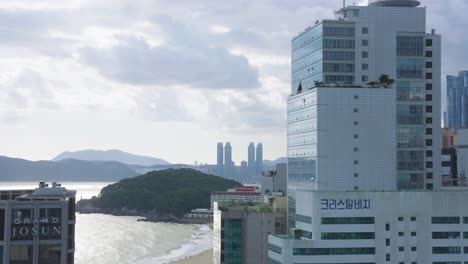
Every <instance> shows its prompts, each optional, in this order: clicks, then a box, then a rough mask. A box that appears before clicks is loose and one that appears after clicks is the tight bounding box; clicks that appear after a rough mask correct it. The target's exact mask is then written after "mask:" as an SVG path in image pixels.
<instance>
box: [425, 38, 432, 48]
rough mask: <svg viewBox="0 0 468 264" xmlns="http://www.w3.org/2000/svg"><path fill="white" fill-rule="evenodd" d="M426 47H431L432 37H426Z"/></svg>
mask: <svg viewBox="0 0 468 264" xmlns="http://www.w3.org/2000/svg"><path fill="white" fill-rule="evenodd" d="M426 47H432V39H426Z"/></svg>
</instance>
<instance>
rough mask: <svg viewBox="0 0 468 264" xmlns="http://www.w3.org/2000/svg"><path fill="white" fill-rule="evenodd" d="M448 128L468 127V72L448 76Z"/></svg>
mask: <svg viewBox="0 0 468 264" xmlns="http://www.w3.org/2000/svg"><path fill="white" fill-rule="evenodd" d="M447 119H448V120H447V122H446V124H447V127H448V128H450V129H452V130H454V129H459V128H465V127H468V71H462V72H459V73H458V76H447Z"/></svg>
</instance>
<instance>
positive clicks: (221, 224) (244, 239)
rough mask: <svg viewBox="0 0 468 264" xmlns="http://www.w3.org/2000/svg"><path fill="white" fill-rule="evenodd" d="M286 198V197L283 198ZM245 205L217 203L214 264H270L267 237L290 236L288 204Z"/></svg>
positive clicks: (272, 199)
mask: <svg viewBox="0 0 468 264" xmlns="http://www.w3.org/2000/svg"><path fill="white" fill-rule="evenodd" d="M282 198H285V197H282ZM269 201H270V203H269V204H256V205H250V206H249V205H242V204H232V203H230V204H228V205H223V203H218V202H215V205H214V206H215V210H214V221H213V229H214V237H213V263H214V264H235V263H239V264H241V263H243V264H268V235H279V234H285V233H286V232H287V224H286V208H285V207H286V204H285V203H283V204H284V207H282V206H281V205H277V204H276V203H275V200H274V198H273V197H270V200H269Z"/></svg>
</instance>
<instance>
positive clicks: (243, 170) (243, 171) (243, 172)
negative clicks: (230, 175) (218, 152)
mask: <svg viewBox="0 0 468 264" xmlns="http://www.w3.org/2000/svg"><path fill="white" fill-rule="evenodd" d="M248 176H249V167H248V166H247V161H245V160H243V161H241V165H240V170H239V177H240V178H247V177H248Z"/></svg>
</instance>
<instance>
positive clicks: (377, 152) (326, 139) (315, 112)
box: [269, 0, 468, 264]
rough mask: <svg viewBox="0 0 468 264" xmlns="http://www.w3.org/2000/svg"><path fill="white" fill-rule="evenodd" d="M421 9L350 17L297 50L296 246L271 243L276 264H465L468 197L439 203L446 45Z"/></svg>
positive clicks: (304, 36)
mask: <svg viewBox="0 0 468 264" xmlns="http://www.w3.org/2000/svg"><path fill="white" fill-rule="evenodd" d="M418 4H419V3H418V1H410V0H387V1H373V4H372V5H370V6H348V7H345V8H343V9H342V10H340V11H338V12H336V19H335V20H324V21H322V22H321V23H317V24H316V25H314V26H313V27H311V28H308V29H307V30H306V31H305V32H303V33H301V34H300V35H299V36H297V37H295V38H294V39H293V40H292V67H291V68H292V78H291V82H292V87H291V88H292V89H291V91H292V95H291V96H290V98H289V102H288V187H289V189H288V196H289V197H288V221H289V226H290V228H291V233H292V234H293V235H292V236H291V237H280V236H270V237H269V243H270V245H269V248H270V250H269V256H270V263H272V264H279V263H281V264H293V263H308V264H312V263H316V264H324V263H330V264H331V263H333V264H338V263H339V264H351V263H361V264H362V263H366V264H375V263H379V264H380V263H406V264H407V263H411V264H412V263H424V264H427V263H437V264H462V263H463V264H465V263H468V262H465V263H464V262H463V261H468V218H466V219H465V218H464V217H468V209H467V208H466V206H464V204H465V201H467V199H468V192H456V191H455V192H450V191H440V189H441V130H440V124H441V122H440V120H441V116H440V115H441V114H440V110H441V106H440V104H441V102H440V93H441V38H440V36H439V35H436V34H435V31H434V30H432V31H431V33H429V34H428V33H427V31H426V9H425V8H422V7H417V6H418ZM382 74H386V75H388V76H389V77H390V78H391V79H394V80H395V83H394V84H393V85H390V86H389V88H386V89H384V88H374V89H370V88H366V87H367V85H366V84H367V83H369V82H372V81H378V78H379V76H381V75H382ZM344 86H347V87H344ZM377 86H379V85H377ZM338 87H342V88H338ZM353 87H354V88H353ZM358 87H361V88H358ZM425 189H426V190H431V191H424V190H425ZM398 190H412V191H407V192H405V191H398ZM432 190H434V191H432ZM452 222H453V223H452ZM465 232H467V233H466V234H465ZM463 237H467V239H464V238H463ZM465 247H466V248H465ZM465 250H466V251H465ZM465 252H466V254H465Z"/></svg>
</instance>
